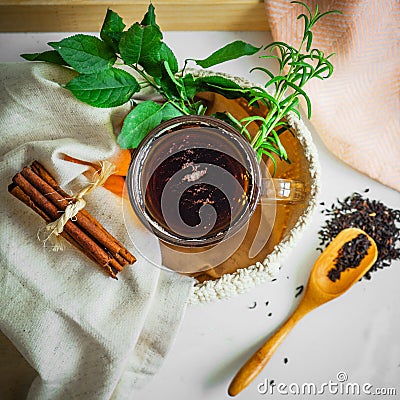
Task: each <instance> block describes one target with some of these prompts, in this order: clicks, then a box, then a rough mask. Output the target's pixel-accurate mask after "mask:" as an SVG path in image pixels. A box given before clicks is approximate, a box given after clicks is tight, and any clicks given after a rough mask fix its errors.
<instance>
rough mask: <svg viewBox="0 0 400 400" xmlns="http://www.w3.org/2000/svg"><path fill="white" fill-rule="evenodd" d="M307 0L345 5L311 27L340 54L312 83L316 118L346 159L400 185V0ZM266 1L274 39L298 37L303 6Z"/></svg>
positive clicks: (327, 6) (323, 45) (323, 6)
mask: <svg viewBox="0 0 400 400" xmlns="http://www.w3.org/2000/svg"><path fill="white" fill-rule="evenodd" d="M304 2H305V3H306V4H307V5H308V6H309V7H310V8H311V10H312V11H314V10H315V5H316V4H317V3H318V5H319V7H320V10H321V11H327V10H335V9H336V10H340V11H342V12H343V15H338V14H331V15H328V16H326V17H324V18H322V19H321V20H320V21H318V22H317V24H316V25H315V27H314V28H313V32H314V41H313V47H315V48H319V49H321V50H322V51H324V53H325V54H330V53H335V56H334V57H333V58H332V59H331V60H332V63H333V64H334V73H333V76H332V77H330V78H329V79H328V80H326V81H324V82H321V81H320V80H318V79H315V80H312V81H310V82H309V83H308V84H307V87H306V89H307V88H308V89H307V91H308V93H309V94H310V98H311V101H312V104H313V116H312V119H311V122H312V124H313V125H314V126H315V127H316V130H317V131H318V133H319V134H320V135H321V138H322V140H323V141H324V143H325V145H326V146H327V148H328V149H329V150H330V151H332V152H333V153H334V154H335V155H336V156H337V157H339V158H340V159H341V160H343V161H344V162H346V163H347V164H349V165H350V166H352V167H353V168H355V169H357V170H358V171H361V172H363V173H365V174H367V175H368V176H370V177H371V178H373V179H376V180H378V181H380V182H382V183H383V184H385V185H387V186H390V187H392V188H394V189H397V190H400V1H398V0H385V1H382V0H348V1H342V0H318V1H314V0H312V1H310V0H304ZM265 8H266V11H267V18H268V21H269V26H270V27H271V31H272V36H273V38H274V40H280V41H284V42H286V43H289V44H292V45H295V46H297V45H299V44H300V41H301V39H302V36H303V25H304V23H303V19H301V20H300V21H299V20H297V19H296V18H297V16H298V15H299V14H300V13H304V12H305V8H304V7H302V6H301V5H298V4H291V3H290V1H288V0H265ZM305 13H306V14H307V12H305Z"/></svg>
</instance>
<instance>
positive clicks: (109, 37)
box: [100, 9, 126, 51]
mask: <svg viewBox="0 0 400 400" xmlns="http://www.w3.org/2000/svg"><path fill="white" fill-rule="evenodd" d="M125 26H126V25H125V24H124V23H123V21H122V18H121V17H120V16H119V15H118V14H117V13H116V12H114V11H113V10H111V9H108V10H107V14H106V17H105V18H104V22H103V26H102V27H101V31H100V37H101V38H102V39H103V40H104V41H105V42H106V43H107V44H108V45H109V46H110V47H112V48H113V49H114V50H115V51H118V44H119V41H120V39H121V35H122V32H123V30H124V29H125Z"/></svg>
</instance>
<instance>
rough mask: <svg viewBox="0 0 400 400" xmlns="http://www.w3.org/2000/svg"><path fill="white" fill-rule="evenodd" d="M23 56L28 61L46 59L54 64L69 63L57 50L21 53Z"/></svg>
mask: <svg viewBox="0 0 400 400" xmlns="http://www.w3.org/2000/svg"><path fill="white" fill-rule="evenodd" d="M21 57H22V58H24V59H25V60H28V61H46V62H49V63H52V64H58V65H68V64H67V63H66V62H65V61H64V60H63V58H62V57H61V56H60V55H59V54H58V53H57V52H56V51H55V50H48V51H44V52H43V53H32V54H21Z"/></svg>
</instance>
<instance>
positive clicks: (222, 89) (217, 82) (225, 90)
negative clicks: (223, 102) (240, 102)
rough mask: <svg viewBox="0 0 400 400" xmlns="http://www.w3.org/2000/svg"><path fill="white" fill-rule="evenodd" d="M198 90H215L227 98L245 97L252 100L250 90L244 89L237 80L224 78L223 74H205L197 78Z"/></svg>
mask: <svg viewBox="0 0 400 400" xmlns="http://www.w3.org/2000/svg"><path fill="white" fill-rule="evenodd" d="M195 84H196V88H197V92H207V91H211V92H215V93H219V94H221V95H222V96H224V97H226V98H227V99H237V98H239V97H244V98H245V99H247V100H250V97H249V91H248V90H247V89H243V88H242V87H241V86H240V85H238V84H237V83H236V82H234V81H232V80H230V79H228V78H224V77H223V76H217V75H215V76H204V77H201V78H197V79H196V80H195Z"/></svg>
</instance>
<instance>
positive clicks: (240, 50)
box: [193, 40, 261, 68]
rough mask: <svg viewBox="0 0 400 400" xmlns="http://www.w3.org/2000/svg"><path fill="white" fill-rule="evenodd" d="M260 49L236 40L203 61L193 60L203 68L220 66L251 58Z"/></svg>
mask: <svg viewBox="0 0 400 400" xmlns="http://www.w3.org/2000/svg"><path fill="white" fill-rule="evenodd" d="M260 49H261V47H255V46H253V45H251V44H250V43H246V42H243V41H241V40H236V41H235V42H232V43H229V44H227V45H226V46H224V47H222V48H220V49H219V50H217V51H216V52H214V53H212V54H211V55H210V56H208V57H207V58H205V59H204V60H193V61H195V62H196V64H197V65H200V67H203V68H209V67H212V66H214V65H217V64H221V63H223V62H225V61H230V60H234V59H236V58H239V57H243V56H251V55H253V54H255V53H257V52H258V51H259V50H260Z"/></svg>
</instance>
